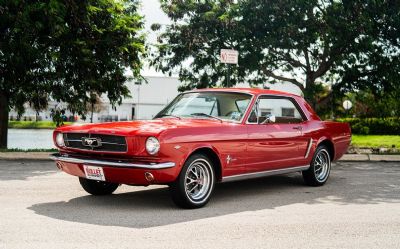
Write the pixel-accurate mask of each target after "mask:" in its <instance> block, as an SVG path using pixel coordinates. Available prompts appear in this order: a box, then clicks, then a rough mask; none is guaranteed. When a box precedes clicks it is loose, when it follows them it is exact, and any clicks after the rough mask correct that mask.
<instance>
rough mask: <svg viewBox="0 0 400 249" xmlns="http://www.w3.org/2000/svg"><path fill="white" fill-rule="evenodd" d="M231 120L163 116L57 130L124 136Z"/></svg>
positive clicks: (219, 123) (210, 125)
mask: <svg viewBox="0 0 400 249" xmlns="http://www.w3.org/2000/svg"><path fill="white" fill-rule="evenodd" d="M232 124H234V123H231V122H220V121H219V120H215V119H206V118H204V119H191V118H182V119H177V118H162V119H153V120H136V121H125V122H111V123H97V124H74V125H68V126H62V127H59V128H58V129H57V130H56V131H61V132H79V133H100V134H113V135H123V136H134V135H157V134H160V133H161V132H163V131H164V130H167V129H176V128H187V127H191V128H193V127H203V128H204V127H219V126H225V125H232Z"/></svg>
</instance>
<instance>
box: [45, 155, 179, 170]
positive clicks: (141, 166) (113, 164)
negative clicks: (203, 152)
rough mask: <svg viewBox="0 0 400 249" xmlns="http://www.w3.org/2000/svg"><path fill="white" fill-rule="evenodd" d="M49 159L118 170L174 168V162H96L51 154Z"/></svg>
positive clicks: (94, 160)
mask: <svg viewBox="0 0 400 249" xmlns="http://www.w3.org/2000/svg"><path fill="white" fill-rule="evenodd" d="M50 159H52V160H54V161H58V162H66V163H79V164H85V165H96V166H107V167H119V168H137V169H167V168H172V167H175V163H174V162H164V163H147V164H145V163H129V162H122V161H111V160H97V159H87V158H79V157H73V156H70V155H61V154H59V153H55V154H52V155H51V156H50Z"/></svg>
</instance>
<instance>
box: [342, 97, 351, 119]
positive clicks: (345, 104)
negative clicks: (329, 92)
mask: <svg viewBox="0 0 400 249" xmlns="http://www.w3.org/2000/svg"><path fill="white" fill-rule="evenodd" d="M351 107H353V103H351V101H350V100H345V101H343V108H344V109H345V110H346V116H348V115H349V110H350V109H351Z"/></svg>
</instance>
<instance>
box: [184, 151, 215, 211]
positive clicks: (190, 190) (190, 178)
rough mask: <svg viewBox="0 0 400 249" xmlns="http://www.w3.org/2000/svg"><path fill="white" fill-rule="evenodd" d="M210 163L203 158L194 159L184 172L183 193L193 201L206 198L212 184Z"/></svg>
mask: <svg viewBox="0 0 400 249" xmlns="http://www.w3.org/2000/svg"><path fill="white" fill-rule="evenodd" d="M211 171H212V169H211V165H210V164H209V163H208V162H207V161H206V160H204V159H196V160H195V161H193V162H192V163H191V164H190V166H189V167H188V169H187V171H186V174H185V193H186V195H187V197H188V198H190V199H191V200H192V201H193V202H195V203H198V202H201V201H202V200H204V199H206V198H207V197H208V195H209V194H210V193H211V191H210V189H211V187H212V184H213V177H212V175H211V174H212V172H211Z"/></svg>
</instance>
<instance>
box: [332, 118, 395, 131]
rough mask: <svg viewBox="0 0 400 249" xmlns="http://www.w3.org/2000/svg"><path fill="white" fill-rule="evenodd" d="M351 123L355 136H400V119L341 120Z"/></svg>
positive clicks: (340, 120)
mask: <svg viewBox="0 0 400 249" xmlns="http://www.w3.org/2000/svg"><path fill="white" fill-rule="evenodd" d="M337 121H339V122H346V123H349V124H350V126H351V131H352V133H353V134H361V135H369V134H371V135H400V118H341V119H337Z"/></svg>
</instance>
